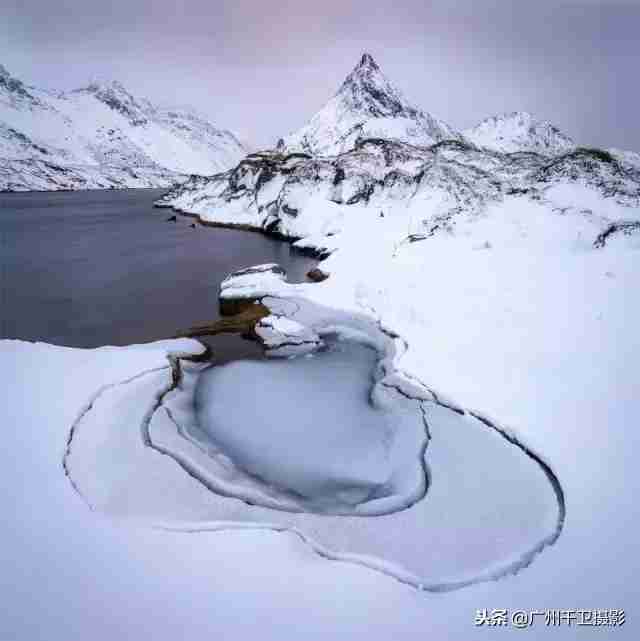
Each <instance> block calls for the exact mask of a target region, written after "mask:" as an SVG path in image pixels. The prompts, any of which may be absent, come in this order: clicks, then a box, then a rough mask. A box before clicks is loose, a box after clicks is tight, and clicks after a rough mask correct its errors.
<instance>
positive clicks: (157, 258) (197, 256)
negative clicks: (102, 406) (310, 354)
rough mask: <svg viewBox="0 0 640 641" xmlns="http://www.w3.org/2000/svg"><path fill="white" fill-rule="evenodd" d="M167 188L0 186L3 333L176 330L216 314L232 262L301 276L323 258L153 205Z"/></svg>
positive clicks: (55, 339) (117, 339)
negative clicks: (26, 189) (16, 189)
mask: <svg viewBox="0 0 640 641" xmlns="http://www.w3.org/2000/svg"><path fill="white" fill-rule="evenodd" d="M162 193H163V192H162V190H147V189H136V190H124V191H86V192H64V193H63V192H58V193H56V192H53V193H26V194H0V268H1V271H0V322H1V328H0V330H1V332H0V337H1V338H21V339H26V340H39V341H46V342H48V343H54V344H58V345H69V346H74V347H97V346H100V345H128V344H132V343H140V342H147V341H152V340H158V339H162V338H168V337H171V336H172V335H174V334H175V333H176V331H178V330H180V329H185V328H187V327H190V326H192V325H194V324H197V323H201V322H207V321H211V320H213V319H215V318H217V317H218V285H219V283H220V281H221V280H222V279H223V278H224V277H225V276H227V274H228V273H229V272H232V271H234V270H236V269H240V268H243V267H248V266H250V265H257V264H260V263H269V262H275V263H279V264H280V265H282V266H283V267H284V268H285V269H286V270H287V273H288V275H289V279H290V280H292V281H298V282H300V281H303V280H304V277H305V274H306V272H307V271H308V270H309V269H310V268H311V267H312V266H313V265H314V264H315V262H316V261H314V260H313V259H310V258H307V257H305V256H303V255H301V254H299V253H296V252H295V251H292V250H291V249H290V247H289V245H287V244H286V243H283V242H281V241H278V240H274V239H271V238H267V237H265V236H263V235H261V234H256V233H251V232H246V231H239V230H231V229H219V228H211V227H202V226H200V225H198V226H197V227H196V228H195V229H193V228H192V227H191V224H192V220H191V219H189V218H184V217H181V216H178V219H177V222H167V218H168V217H169V216H171V215H172V213H173V212H171V211H170V210H166V209H156V208H154V207H153V201H154V200H155V199H156V198H157V197H158V196H160V195H161V194H162ZM215 342H216V343H220V345H223V344H224V346H225V347H224V348H222V349H223V350H229V349H231V351H233V349H234V348H233V345H234V344H239V343H240V341H239V339H235V340H234V339H233V338H231V339H230V340H224V341H222V342H220V341H217V340H216V341H215ZM242 343H246V341H242Z"/></svg>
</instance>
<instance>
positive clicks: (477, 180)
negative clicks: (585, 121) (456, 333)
mask: <svg viewBox="0 0 640 641" xmlns="http://www.w3.org/2000/svg"><path fill="white" fill-rule="evenodd" d="M507 199H510V200H509V202H511V201H514V202H515V200H517V199H520V201H522V202H525V203H530V202H534V203H538V204H542V205H544V206H546V207H547V208H548V209H549V211H553V212H560V213H562V214H567V213H568V212H573V214H575V216H576V220H578V219H579V220H580V221H582V220H583V219H584V220H588V221H589V224H590V225H592V227H593V230H592V232H590V233H592V234H593V242H595V239H596V237H598V238H600V236H599V234H605V235H604V236H602V238H603V239H604V240H606V239H607V238H609V235H608V233H609V232H608V230H613V232H615V233H617V232H620V233H622V234H623V235H630V234H636V233H637V232H638V230H640V222H639V220H640V215H639V208H640V155H638V154H636V153H633V152H621V151H618V150H615V149H610V150H602V149H590V148H584V147H578V146H576V145H575V144H574V143H573V141H572V140H571V139H570V138H569V137H568V136H566V135H564V134H563V133H562V132H560V131H559V130H558V129H557V128H556V127H554V126H553V125H551V124H550V123H547V122H541V121H538V120H536V119H535V118H533V116H531V115H529V114H526V113H521V112H519V113H512V114H507V115H504V116H499V117H494V118H489V119H488V120H485V121H484V122H482V123H480V124H479V125H478V126H477V127H474V128H472V129H470V130H467V131H464V132H457V131H455V130H454V129H452V128H451V127H450V126H448V125H447V124H445V123H444V122H442V121H440V120H437V119H436V118H434V117H433V116H431V115H429V114H427V113H425V112H422V111H420V110H418V109H417V108H415V107H413V106H411V105H409V104H408V103H407V102H406V100H405V99H404V98H403V97H402V96H401V94H400V92H399V91H398V90H397V89H395V88H394V87H393V85H392V84H391V83H390V82H389V81H388V80H387V79H386V78H385V77H384V75H383V74H382V72H381V71H380V68H379V67H378V65H377V64H376V63H375V61H374V60H373V58H372V57H371V56H370V55H368V54H365V55H364V56H363V57H362V59H361V60H360V62H359V63H358V65H357V66H356V67H355V69H354V70H353V71H352V72H351V73H350V74H349V75H348V77H347V79H346V80H345V81H344V83H343V84H342V86H341V87H340V89H339V90H338V92H337V93H336V94H335V95H334V96H333V97H332V98H331V99H330V100H329V102H328V103H327V104H326V105H325V106H324V107H323V108H322V109H321V110H320V111H319V112H318V113H317V114H316V115H315V116H313V118H312V119H311V120H310V121H309V123H308V124H307V125H305V126H304V127H302V129H300V130H299V131H297V132H295V133H293V134H291V135H289V136H287V137H286V138H284V139H282V140H280V141H279V143H278V146H277V149H275V150H266V151H262V152H259V153H253V154H249V155H248V156H247V157H246V158H244V159H243V160H242V161H241V162H240V163H239V164H238V165H237V166H236V167H234V168H232V169H230V170H228V171H227V172H223V173H220V174H218V175H216V176H212V177H209V178H203V177H194V178H192V179H190V180H188V181H187V182H185V183H184V184H183V185H180V186H177V187H176V188H175V189H173V190H172V191H171V192H169V193H168V194H167V195H165V197H163V198H162V199H161V200H160V201H159V202H158V204H159V205H161V206H172V207H174V208H175V209H177V210H179V211H184V212H189V213H191V214H197V215H199V216H200V217H201V218H202V219H204V220H207V221H209V222H215V223H219V224H226V225H240V226H243V227H250V228H257V229H262V230H264V231H267V232H270V233H275V234H278V235H281V236H286V237H288V238H292V239H308V240H306V241H304V242H305V243H306V245H305V247H313V248H314V249H316V250H319V251H320V252H321V253H322V252H323V251H324V249H325V248H326V249H327V251H329V250H330V247H329V246H330V245H334V244H335V242H334V240H332V238H333V236H335V233H337V232H338V231H339V230H340V229H341V228H342V227H343V222H340V221H344V219H345V217H347V216H349V215H353V216H356V217H357V218H358V220H359V221H360V224H361V225H362V226H363V229H364V228H365V227H366V226H367V225H368V224H372V222H371V221H370V220H369V219H368V216H373V219H372V220H377V219H379V218H380V217H383V216H386V217H392V216H393V217H399V218H403V217H406V216H407V215H408V214H407V212H414V214H412V215H411V220H412V221H413V222H412V223H411V226H412V227H413V228H414V229H413V231H412V232H409V233H408V235H409V236H415V239H419V238H426V237H430V236H432V235H434V234H442V233H445V234H446V233H449V232H451V231H452V230H453V229H454V228H455V227H456V226H457V225H458V223H459V222H461V221H465V220H469V219H476V218H477V217H479V216H481V215H482V213H483V212H486V211H487V210H488V208H489V206H490V205H491V204H497V203H505V202H507ZM520 201H519V202H520ZM385 212H386V213H385ZM367 221H368V222H367ZM376 224H377V225H378V227H379V224H378V223H376ZM579 224H582V223H581V222H580V223H578V222H577V223H576V225H579ZM613 232H612V233H613ZM604 240H603V242H604ZM598 242H600V241H598Z"/></svg>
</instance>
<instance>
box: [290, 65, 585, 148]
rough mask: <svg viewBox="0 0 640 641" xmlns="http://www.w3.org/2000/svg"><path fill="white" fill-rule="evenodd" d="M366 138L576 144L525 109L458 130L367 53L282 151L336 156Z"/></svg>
mask: <svg viewBox="0 0 640 641" xmlns="http://www.w3.org/2000/svg"><path fill="white" fill-rule="evenodd" d="M365 138H381V139H385V140H393V141H396V142H405V143H409V144H412V145H418V146H423V147H424V146H429V145H433V144H435V143H438V142H442V141H445V140H456V141H461V142H467V143H470V144H473V145H475V146H478V147H483V148H486V149H491V150H493V151H500V152H505V153H512V152H517V151H532V152H536V153H542V154H547V155H556V154H559V153H563V152H566V151H570V150H571V149H574V148H575V145H574V143H573V141H572V140H571V139H570V138H569V137H568V136H566V135H564V134H563V133H562V132H560V131H559V130H558V129H557V128H556V127H554V126H553V125H551V124H550V123H548V122H543V121H538V120H536V119H535V118H534V117H533V116H532V115H531V114H528V113H524V112H516V113H511V114H505V115H503V116H495V117H492V118H488V119H487V120H485V121H483V122H481V123H480V124H479V125H478V126H476V127H474V128H472V129H469V130H467V131H464V132H459V131H456V130H455V129H454V128H453V127H451V126H450V125H448V124H447V123H445V122H443V121H442V120H439V119H437V118H435V117H434V116H432V115H431V114H429V113H426V112H424V111H421V110H420V109H418V108H417V107H415V106H413V105H411V104H409V102H408V101H407V100H406V98H404V96H403V95H402V93H401V92H400V91H399V90H398V89H397V88H396V87H394V86H393V84H392V83H391V82H389V80H388V79H387V78H386V77H385V76H384V74H383V73H382V71H381V70H380V67H379V66H378V64H377V63H376V62H375V60H374V59H373V57H372V56H371V55H370V54H366V53H365V54H364V55H363V56H362V58H361V60H360V62H359V63H358V64H357V65H356V67H355V68H354V69H353V71H352V72H351V73H350V74H349V75H348V76H347V78H346V79H345V81H344V82H343V83H342V86H341V87H340V89H339V90H338V92H337V93H336V94H335V95H334V96H333V97H332V98H331V99H330V100H329V101H328V102H327V104H326V105H325V106H324V107H323V108H322V109H321V110H320V111H319V112H318V113H317V114H316V115H315V116H313V118H311V120H310V121H309V122H308V124H306V125H305V126H304V127H302V128H301V129H299V130H298V131H296V132H295V133H292V134H291V135H289V136H287V137H286V138H283V139H282V140H280V142H279V145H278V150H279V151H281V152H285V153H292V152H303V153H307V154H310V155H320V156H331V155H336V154H339V153H342V152H345V151H349V150H350V149H353V147H354V146H355V144H356V143H357V141H358V140H362V139H365Z"/></svg>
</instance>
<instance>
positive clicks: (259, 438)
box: [195, 341, 427, 513]
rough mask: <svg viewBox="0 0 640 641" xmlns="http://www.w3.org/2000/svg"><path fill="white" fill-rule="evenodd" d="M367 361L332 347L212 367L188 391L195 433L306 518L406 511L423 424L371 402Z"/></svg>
mask: <svg viewBox="0 0 640 641" xmlns="http://www.w3.org/2000/svg"><path fill="white" fill-rule="evenodd" d="M376 360H377V353H376V352H375V351H374V350H373V349H371V348H369V347H366V346H364V345H361V344H357V343H353V342H344V341H339V342H332V343H331V344H330V347H329V348H327V349H325V350H324V351H323V352H319V353H317V354H314V355H309V356H306V357H300V358H295V359H292V360H284V361H282V360H272V361H263V362H255V361H238V362H234V363H229V364H227V365H224V366H217V367H212V368H210V369H209V370H207V371H205V372H204V373H203V374H202V376H201V377H200V379H199V383H198V386H197V390H196V396H195V402H196V412H197V418H198V423H199V426H200V428H201V430H200V431H199V434H200V435H201V438H204V439H206V440H208V439H210V440H211V441H213V442H214V443H215V444H216V445H217V446H218V447H219V448H220V449H221V450H222V451H224V452H225V453H226V454H228V455H229V456H230V458H231V459H232V460H233V462H234V464H236V465H237V466H238V467H239V468H241V469H242V470H244V471H246V472H248V473H249V474H251V475H253V476H255V477H258V478H259V479H261V480H262V481H263V482H265V483H266V484H268V485H271V486H273V487H275V488H278V489H279V490H283V491H285V492H289V493H291V494H293V495H294V496H297V497H298V498H299V499H300V501H301V504H303V505H304V506H305V509H307V510H312V511H317V512H333V513H352V512H358V511H359V510H361V511H364V512H366V513H371V512H372V511H374V512H375V511H393V510H394V509H399V508H403V507H406V506H407V505H408V504H410V503H412V502H414V501H416V500H418V499H419V498H422V496H423V495H424V492H425V490H426V485H427V480H426V474H425V470H424V469H423V465H422V459H421V454H422V450H423V448H424V446H425V444H426V441H427V434H426V426H425V423H424V417H423V415H422V412H421V409H420V406H419V404H418V403H417V402H415V401H408V400H406V399H402V401H399V400H397V399H396V402H395V403H394V407H393V408H388V407H384V406H380V405H379V404H378V403H374V402H373V401H372V399H371V397H370V396H371V388H372V385H373V382H374V381H373V376H372V374H373V372H374V368H375V365H376ZM246 399H251V402H250V403H247V402H246Z"/></svg>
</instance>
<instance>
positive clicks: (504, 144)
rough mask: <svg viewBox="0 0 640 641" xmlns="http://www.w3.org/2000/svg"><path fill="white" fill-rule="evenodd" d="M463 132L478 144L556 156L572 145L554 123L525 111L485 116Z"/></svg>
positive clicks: (488, 147) (505, 149) (479, 145)
mask: <svg viewBox="0 0 640 641" xmlns="http://www.w3.org/2000/svg"><path fill="white" fill-rule="evenodd" d="M463 134H464V137H465V138H466V139H467V140H469V141H470V142H472V143H473V144H474V145H477V146H478V147H485V148H487V149H492V150H494V151H500V152H503V153H514V152H518V151H533V152H536V153H539V154H546V155H549V156H555V155H558V154H562V153H566V152H568V151H571V150H572V149H575V144H574V142H573V140H571V138H569V137H568V136H566V135H565V134H563V133H562V132H561V131H560V130H559V129H558V128H557V127H554V126H553V125H552V124H551V123H550V122H545V121H542V120H537V119H536V118H534V117H533V116H532V115H531V114H530V113H527V112H524V111H516V112H513V113H510V114H504V115H501V116H493V117H491V118H487V119H486V120H483V121H482V122H481V123H480V124H478V125H476V126H475V127H473V128H472V129H468V130H466V131H464V132H463Z"/></svg>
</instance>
